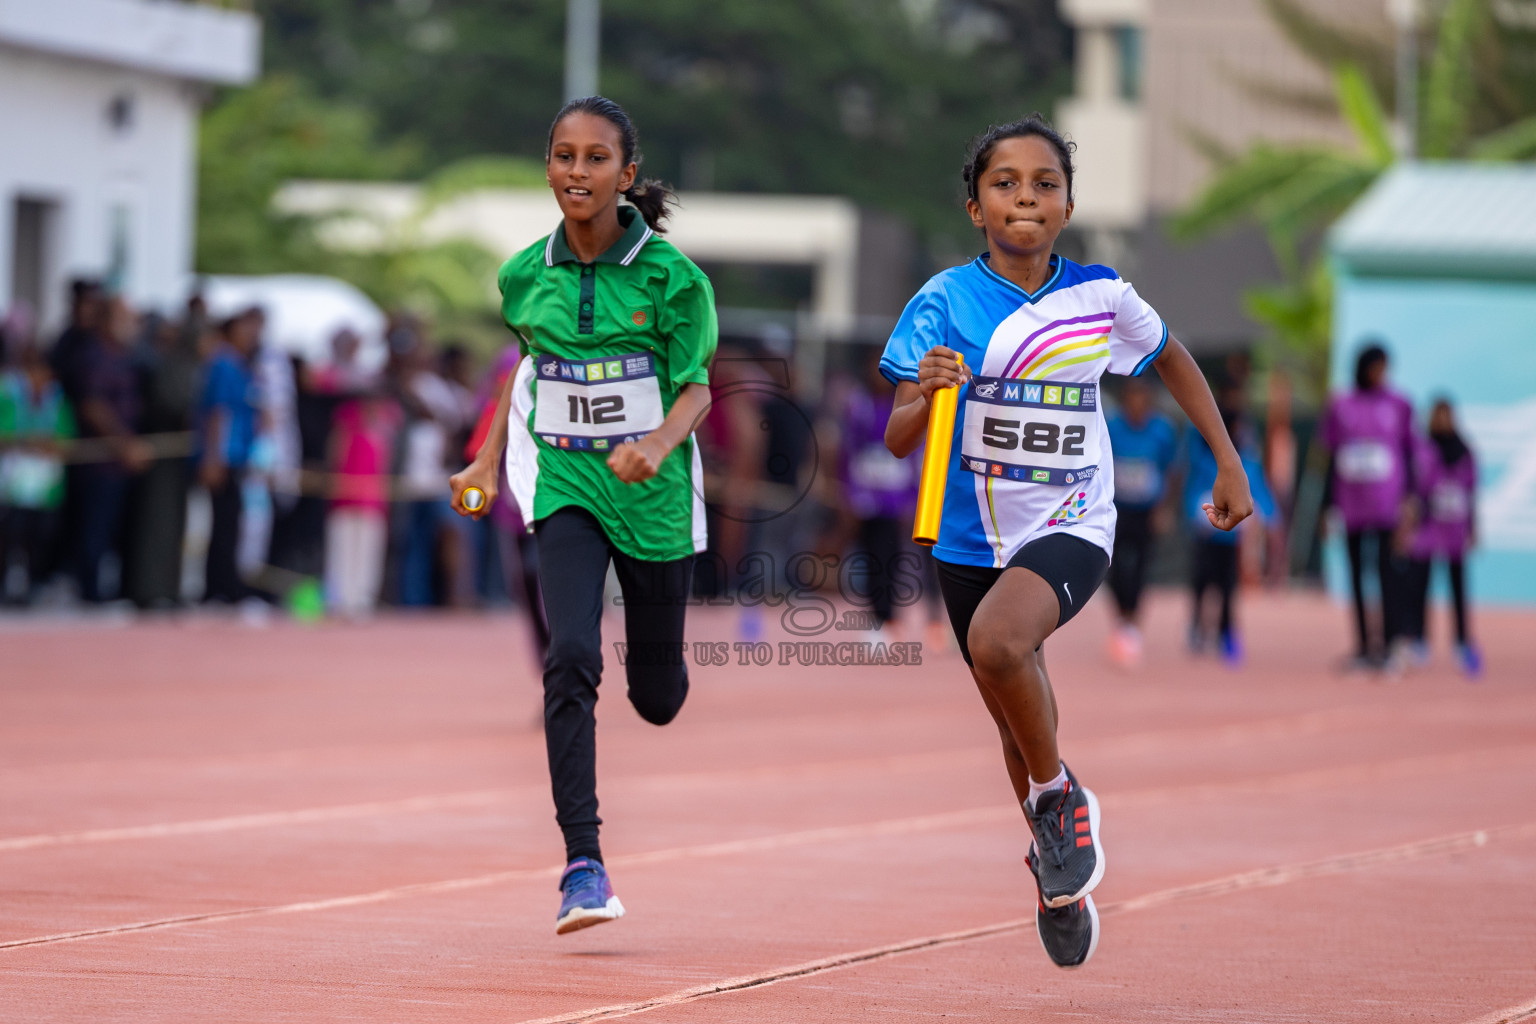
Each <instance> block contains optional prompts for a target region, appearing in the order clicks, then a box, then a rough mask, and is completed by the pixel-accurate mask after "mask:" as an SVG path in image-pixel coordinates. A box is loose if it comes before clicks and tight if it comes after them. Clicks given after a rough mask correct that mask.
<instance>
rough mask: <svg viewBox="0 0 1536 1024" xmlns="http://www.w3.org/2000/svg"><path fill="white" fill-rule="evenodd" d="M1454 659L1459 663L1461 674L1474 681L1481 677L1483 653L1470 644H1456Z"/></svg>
mask: <svg viewBox="0 0 1536 1024" xmlns="http://www.w3.org/2000/svg"><path fill="white" fill-rule="evenodd" d="M1456 661H1457V662H1458V663H1459V664H1460V665H1461V674H1462V675H1464V676H1466V677H1467V678H1468V679H1471V680H1473V681H1474V682H1475V681H1476V680H1478V679H1481V678H1482V677H1483V655H1482V652H1481V651H1479V650H1478V649H1477V648H1476V647H1473V646H1472V645H1471V644H1458V645H1457V647H1456Z"/></svg>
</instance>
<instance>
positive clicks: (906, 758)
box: [0, 747, 996, 853]
mask: <svg viewBox="0 0 1536 1024" xmlns="http://www.w3.org/2000/svg"><path fill="white" fill-rule="evenodd" d="M983 759H985V760H987V761H988V762H990V761H992V760H995V759H996V752H995V751H994V750H992V749H990V748H988V749H981V748H976V747H965V748H959V749H950V750H936V751H929V752H926V753H922V754H904V755H896V756H891V755H879V756H875V757H862V758H842V759H839V760H834V761H819V762H812V763H809V764H795V765H783V766H776V767H774V766H765V767H759V768H744V769H739V770H737V771H730V772H715V773H713V774H710V773H704V772H700V773H695V774H690V775H675V774H657V775H642V776H637V777H634V778H630V779H625V780H620V781H618V782H616V783H614V784H613V786H612V789H613V790H614V791H615V792H623V791H626V790H631V789H638V790H646V789H667V788H672V787H675V786H677V785H686V784H690V783H692V784H701V783H710V784H713V785H716V786H718V785H722V784H733V785H734V784H739V783H741V782H743V781H751V780H774V779H781V778H789V779H800V778H815V777H817V776H819V775H825V774H828V773H837V774H839V775H847V774H849V773H850V772H855V771H868V772H878V773H891V772H914V771H931V770H933V769H935V768H942V767H944V766H946V765H948V766H953V765H957V764H965V763H966V762H968V761H974V762H977V763H980V762H981V761H982V760H983ZM548 791H549V786H548V784H547V783H538V784H530V785H527V786H518V787H515V788H510V789H492V790H480V791H476V792H467V793H438V794H428V795H425V796H419V797H408V798H405V799H402V800H379V801H372V802H369V803H359V804H341V805H335V806H331V807H304V808H298V809H296V810H291V811H268V812H261V813H257V814H239V815H228V816H225V817H219V818H197V819H192V820H187V821H175V822H160V823H154V824H148V825H125V826H119V827H115V828H98V829H85V830H82V831H79V832H44V833H36V834H33V835H26V836H12V837H10V838H0V853H5V852H8V851H12V850H32V849H36V848H38V847H45V846H68V845H73V844H77V843H105V842H117V841H122V840H129V839H154V838H160V837H164V836H185V835H199V834H204V833H215V832H237V831H241V830H245V829H257V828H271V827H278V826H283V825H299V824H309V823H313V822H321V821H337V820H345V819H348V818H365V817H373V816H382V815H388V814H415V813H420V812H423V811H434V810H440V809H444V808H459V807H475V806H485V805H490V804H496V803H499V802H503V801H506V800H511V799H515V798H516V797H518V796H522V795H528V794H544V793H547V792H548Z"/></svg>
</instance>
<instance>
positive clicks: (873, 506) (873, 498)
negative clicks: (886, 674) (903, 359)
mask: <svg viewBox="0 0 1536 1024" xmlns="http://www.w3.org/2000/svg"><path fill="white" fill-rule="evenodd" d="M880 355H881V350H880V349H876V348H872V349H871V352H870V354H869V358H868V359H867V360H866V364H865V375H864V376H865V379H864V381H863V382H862V384H860V385H856V386H855V387H853V388H852V389H851V390H850V391H849V393H848V395H847V397H846V404H845V405H844V411H843V417H842V423H841V429H840V431H839V434H840V436H839V438H838V449H837V452H838V458H837V471H838V472H837V480H838V483H839V484H840V486H841V489H842V499H843V501H842V505H843V507H844V508H846V509H847V510H848V512H849V513H850V514H852V516H853V517H854V519H856V520H857V521H858V527H857V529H858V543H859V546H860V547H861V548H862V549H863V550H864V552H865V553H866V554H867V555H868V556H869V558H870V562H871V565H870V569H871V571H870V573H869V574H868V580H867V584H864V585H867V586H868V588H869V595H870V598H871V608H872V611H873V612H874V615H875V618H876V620H878V622H879V624H880V627H881V628H884V627H885V626H886V625H887V624H888V623H891V622H893V621H894V620H895V619H896V603H895V598H896V589H895V580H894V578H893V577H894V574H895V571H896V569H897V568H898V567H897V564H896V557H897V556H898V555H899V554H901V553H902V551H903V550H905V549H906V544H905V543H904V542H905V540H906V538H908V537H910V536H911V531H912V509H913V508H914V507H915V506H916V504H917V483H918V475H919V472H920V470H921V463H920V462H919V460H917V459H898V458H897V457H896V456H894V455H892V454H891V451H890V449H889V448H887V447H886V446H885V427H886V423H887V422H888V421H889V420H890V418H891V403H892V401H893V398H894V396H895V394H896V389H895V388H894V387H892V386H891V383H890V382H889V381H888V380H886V379H885V377H883V376H882V375H881V374H880V369H879V366H880ZM913 564H914V565H916V564H917V563H916V561H915V560H914V562H913Z"/></svg>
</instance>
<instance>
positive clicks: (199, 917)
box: [0, 806, 1023, 950]
mask: <svg viewBox="0 0 1536 1024" xmlns="http://www.w3.org/2000/svg"><path fill="white" fill-rule="evenodd" d="M1005 820H1007V821H1011V820H1017V821H1021V822H1022V820H1023V819H1022V818H1020V816H1019V812H1018V811H1017V810H1014V809H1013V808H1010V807H997V806H991V807H978V808H972V809H970V810H964V811H950V812H948V813H945V814H927V815H922V816H920V817H915V818H893V819H887V820H885V821H872V822H866V823H865V824H862V825H838V826H835V827H832V828H818V829H809V830H807V831H804V832H779V833H775V834H773V835H767V836H759V837H757V838H754V839H734V840H730V841H728V842H721V843H705V844H702V845H699V846H678V847H673V848H671V849H666V850H652V851H650V852H648V853H634V854H628V855H625V856H618V857H609V858H607V861H608V864H609V865H610V866H612V867H634V866H638V865H643V864H659V863H663V862H666V861H676V860H684V859H695V858H699V857H724V856H730V855H732V854H738V853H757V852H762V851H766V850H782V849H786V848H788V847H793V846H809V845H813V844H816V843H831V842H839V841H842V840H846V839H865V838H870V837H880V836H895V835H909V834H911V833H915V832H932V831H936V830H939V829H948V828H961V827H965V826H967V825H977V824H990V823H992V822H996V821H1005ZM563 870H564V866H563V865H560V866H552V867H544V868H522V869H518V870H513V871H496V872H492V873H490V874H486V875H472V876H470V877H468V878H450V879H445V880H443V881H440V882H418V883H415V884H412V885H401V886H396V887H394V888H390V889H380V890H378V891H376V892H367V893H359V894H357V895H353V896H335V897H331V898H329V899H321V900H304V901H301V902H298V903H282V904H277V905H273V906H265V907H243V908H241V909H238V910H223V911H212V912H209V913H206V914H187V915H184V916H180V917H164V918H159V919H156V920H152V921H136V922H132V923H129V924H120V925H111V926H107V927H103V928H89V929H85V930H82V931H74V932H59V933H57V934H54V935H39V936H34V937H32V938H26V939H11V940H10V941H7V942H0V950H4V949H20V948H22V947H24V946H46V945H52V944H55V943H61V942H81V941H84V940H86V939H99V938H104V937H106V936H109V935H125V934H130V933H133V932H149V931H162V930H164V929H167V928H182V927H185V926H187V925H193V924H205V923H209V922H216V921H235V920H239V919H241V918H249V917H273V916H276V915H280V914H303V913H311V912H314V911H321V910H337V909H341V908H344V907H357V906H363V905H365V904H370V903H384V902H387V901H389V900H397V899H404V898H407V897H410V896H423V895H428V894H435V893H445V892H458V891H460V890H464V889H479V888H484V887H485V886H490V885H497V884H500V883H502V882H516V881H524V880H527V879H537V878H559V877H560V873H561V871H563Z"/></svg>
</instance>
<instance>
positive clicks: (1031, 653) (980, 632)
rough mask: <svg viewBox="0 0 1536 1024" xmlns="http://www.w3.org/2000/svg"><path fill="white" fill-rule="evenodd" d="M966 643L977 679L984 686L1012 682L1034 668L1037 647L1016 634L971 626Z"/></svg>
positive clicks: (1026, 638) (1031, 641)
mask: <svg viewBox="0 0 1536 1024" xmlns="http://www.w3.org/2000/svg"><path fill="white" fill-rule="evenodd" d="M966 643H967V645H968V646H969V647H970V650H971V662H972V666H973V668H974V669H975V675H976V677H977V679H978V680H980V681H981V682H982V683H983V684H985V685H988V686H992V685H995V684H996V683H998V682H1002V681H1004V680H1007V679H1012V678H1014V677H1015V676H1017V675H1018V674H1019V673H1020V672H1023V671H1026V670H1027V669H1029V668H1032V667H1034V665H1035V658H1036V654H1035V650H1036V647H1037V646H1038V645H1037V643H1035V642H1034V641H1033V640H1032V639H1031V638H1029V637H1025V636H1020V635H1019V634H1017V633H1009V632H1005V631H1003V630H989V629H985V628H983V629H977V628H976V627H975V626H972V628H971V632H970V636H969V637H968V638H967V640H966Z"/></svg>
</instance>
